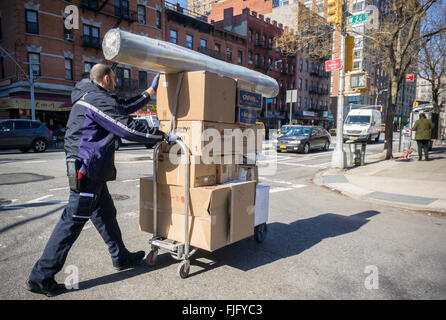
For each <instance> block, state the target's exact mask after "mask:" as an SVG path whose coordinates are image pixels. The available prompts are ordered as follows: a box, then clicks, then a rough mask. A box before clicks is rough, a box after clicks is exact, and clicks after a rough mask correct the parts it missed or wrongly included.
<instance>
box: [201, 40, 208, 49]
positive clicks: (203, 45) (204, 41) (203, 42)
mask: <svg viewBox="0 0 446 320" xmlns="http://www.w3.org/2000/svg"><path fill="white" fill-rule="evenodd" d="M200 47H201V48H207V40H205V39H200Z"/></svg>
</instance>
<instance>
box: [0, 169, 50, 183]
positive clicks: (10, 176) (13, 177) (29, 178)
mask: <svg viewBox="0 0 446 320" xmlns="http://www.w3.org/2000/svg"><path fill="white" fill-rule="evenodd" d="M49 179H54V177H52V176H42V175H40V174H35V173H26V172H23V173H3V174H0V185H4V184H21V183H28V182H36V181H43V180H49Z"/></svg>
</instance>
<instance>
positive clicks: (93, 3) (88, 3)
mask: <svg viewBox="0 0 446 320" xmlns="http://www.w3.org/2000/svg"><path fill="white" fill-rule="evenodd" d="M82 6H83V7H87V8H91V9H97V8H98V0H82Z"/></svg>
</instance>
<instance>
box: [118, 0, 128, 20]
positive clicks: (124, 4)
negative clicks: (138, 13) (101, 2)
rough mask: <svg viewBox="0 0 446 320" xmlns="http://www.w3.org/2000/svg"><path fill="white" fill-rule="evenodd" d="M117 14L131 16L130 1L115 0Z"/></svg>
mask: <svg viewBox="0 0 446 320" xmlns="http://www.w3.org/2000/svg"><path fill="white" fill-rule="evenodd" d="M115 16H117V17H128V16H129V2H128V1H126V0H115Z"/></svg>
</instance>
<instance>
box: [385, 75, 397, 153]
mask: <svg viewBox="0 0 446 320" xmlns="http://www.w3.org/2000/svg"><path fill="white" fill-rule="evenodd" d="M391 78H394V77H391ZM395 78H396V77H395ZM397 98H398V80H396V79H391V80H390V94H389V100H388V102H387V106H388V107H387V112H386V132H385V137H384V155H385V159H386V160H389V159H392V153H393V118H394V115H395V106H396V101H397Z"/></svg>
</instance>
